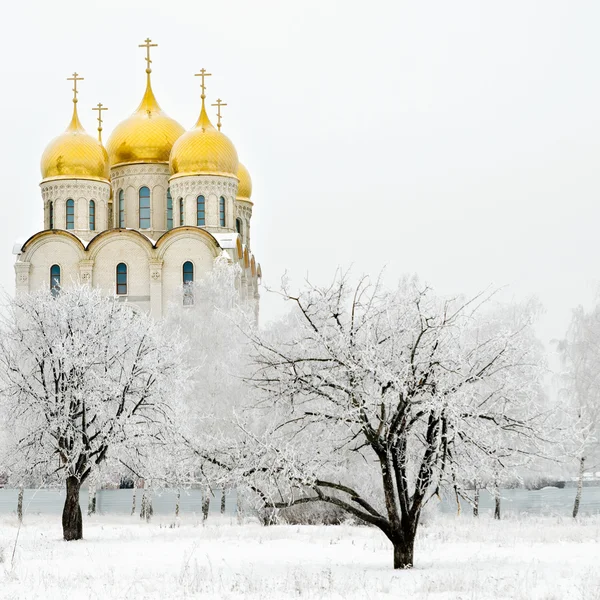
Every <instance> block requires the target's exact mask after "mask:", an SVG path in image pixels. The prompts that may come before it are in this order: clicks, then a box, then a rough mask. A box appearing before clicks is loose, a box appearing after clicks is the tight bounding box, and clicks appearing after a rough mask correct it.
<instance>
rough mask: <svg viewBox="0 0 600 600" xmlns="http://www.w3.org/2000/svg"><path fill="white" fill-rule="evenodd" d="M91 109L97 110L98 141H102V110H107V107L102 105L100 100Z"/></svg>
mask: <svg viewBox="0 0 600 600" xmlns="http://www.w3.org/2000/svg"><path fill="white" fill-rule="evenodd" d="M92 110H97V111H98V117H97V119H98V141H99V142H100V143H102V111H103V110H108V108H107V107H106V106H104V104H102V102H98V104H97V106H95V107H94V108H92Z"/></svg>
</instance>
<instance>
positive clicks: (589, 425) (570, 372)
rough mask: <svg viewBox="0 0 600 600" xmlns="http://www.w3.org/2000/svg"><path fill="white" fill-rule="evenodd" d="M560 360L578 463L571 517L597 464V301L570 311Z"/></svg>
mask: <svg viewBox="0 0 600 600" xmlns="http://www.w3.org/2000/svg"><path fill="white" fill-rule="evenodd" d="M558 350H559V354H560V358H561V361H562V364H563V372H562V374H561V379H562V389H561V397H562V398H563V400H564V402H565V409H566V410H565V411H564V412H565V413H566V414H567V415H568V416H569V418H570V425H571V427H570V430H571V432H572V440H571V444H570V447H571V455H572V456H573V457H574V458H575V459H576V460H577V463H578V477H577V493H576V495H575V502H574V505H573V517H576V516H577V514H578V512H579V505H580V503H581V495H582V492H583V476H584V473H585V469H586V465H587V468H589V469H590V470H592V471H594V470H595V469H596V468H598V465H599V464H600V304H599V305H596V306H595V307H594V308H593V309H592V310H591V311H589V312H586V311H585V310H584V309H583V307H581V306H580V307H578V308H576V309H575V310H574V311H573V315H572V318H571V324H570V326H569V329H568V331H567V335H566V337H565V339H564V340H561V341H560V342H559V343H558Z"/></svg>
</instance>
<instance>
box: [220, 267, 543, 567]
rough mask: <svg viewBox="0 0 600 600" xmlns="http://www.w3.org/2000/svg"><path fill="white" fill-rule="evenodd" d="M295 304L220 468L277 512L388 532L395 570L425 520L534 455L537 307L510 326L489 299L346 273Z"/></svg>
mask: <svg viewBox="0 0 600 600" xmlns="http://www.w3.org/2000/svg"><path fill="white" fill-rule="evenodd" d="M282 294H283V296H284V298H285V299H287V300H288V301H289V302H290V303H292V304H293V305H294V307H295V310H294V312H293V314H292V315H291V316H290V317H288V319H287V321H286V322H285V324H284V326H281V325H279V326H278V327H276V328H275V329H276V333H275V334H269V333H268V332H267V333H264V334H255V335H254V336H253V345H254V349H255V353H256V355H255V357H254V364H255V372H254V374H253V375H252V377H251V378H250V383H251V384H252V385H253V386H254V387H255V388H256V389H257V390H258V391H259V392H260V400H258V401H257V402H256V403H255V405H254V407H253V411H252V412H251V413H250V415H251V418H250V417H248V416H246V417H245V418H243V419H240V422H239V427H240V428H241V429H243V430H244V432H245V438H244V441H243V443H240V444H239V445H238V447H237V455H235V456H234V455H233V454H232V455H230V456H227V455H226V454H223V462H227V461H229V464H232V463H235V464H236V465H237V469H238V473H239V475H240V478H243V479H244V480H245V481H246V482H247V483H248V485H249V487H250V488H251V489H252V490H254V492H255V493H257V494H258V495H259V496H260V497H261V498H262V500H263V502H264V503H265V504H267V505H270V506H272V507H285V506H290V505H295V504H301V503H307V502H317V501H319V502H328V503H330V504H334V505H336V506H338V507H341V508H343V509H345V510H346V511H347V512H349V513H350V514H352V515H354V516H355V517H358V518H360V519H362V520H363V521H366V522H367V523H370V524H372V525H375V526H377V527H379V528H380V529H381V530H382V531H383V532H384V533H385V535H386V536H387V537H388V538H389V540H390V541H391V543H392V545H393V551H394V560H393V563H394V567H395V568H408V567H411V566H412V565H413V548H414V540H415V535H416V532H417V527H418V525H419V520H420V517H421V513H422V510H423V508H424V506H425V505H426V503H427V502H428V501H429V500H430V499H431V498H432V497H433V496H434V495H436V494H439V491H440V489H441V487H442V486H443V485H444V484H445V483H449V484H450V485H451V486H460V485H462V482H467V481H470V480H471V478H472V475H473V473H474V472H476V471H477V469H479V465H480V464H481V462H482V461H483V460H485V461H486V464H489V465H490V468H491V469H495V470H496V471H498V472H501V471H503V470H504V469H505V460H503V459H504V458H505V457H506V456H507V455H508V454H514V453H518V452H520V451H521V450H523V452H526V453H532V452H536V446H537V445H538V443H541V441H542V436H540V435H538V432H539V431H541V430H542V429H543V427H544V423H545V419H546V416H545V413H544V411H541V410H540V408H539V403H538V401H539V386H538V380H539V374H540V369H539V367H538V350H539V345H538V344H537V342H536V341H535V338H534V335H533V332H532V326H531V322H532V318H531V315H530V314H529V313H528V311H527V310H523V311H521V313H520V314H521V318H520V319H519V320H518V321H515V320H514V319H510V320H503V319H499V318H498V316H497V315H498V313H494V311H492V310H490V309H491V306H492V303H493V300H492V298H491V296H493V294H488V295H485V294H483V295H480V296H477V297H475V298H473V299H471V300H464V299H462V298H454V299H444V298H440V297H437V296H436V295H435V294H434V293H433V292H432V290H431V289H429V288H426V287H421V286H419V284H418V282H416V281H414V280H408V279H407V280H404V281H402V282H401V283H400V285H399V286H398V288H397V289H395V290H393V291H385V290H384V289H382V287H381V286H380V285H379V284H374V285H371V284H370V283H369V281H368V280H366V279H364V280H362V281H361V282H360V283H359V284H358V285H356V286H354V287H352V286H351V285H350V283H349V280H348V278H347V276H345V275H343V274H338V276H337V277H336V279H335V280H334V282H333V283H332V284H331V285H330V286H327V287H318V286H312V285H310V284H309V285H308V286H307V289H306V290H305V291H304V292H302V293H300V294H298V295H295V294H292V293H291V292H289V291H288V290H287V289H285V288H284V289H283V291H282Z"/></svg>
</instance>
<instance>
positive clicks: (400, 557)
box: [394, 537, 415, 569]
mask: <svg viewBox="0 0 600 600" xmlns="http://www.w3.org/2000/svg"><path fill="white" fill-rule="evenodd" d="M414 550H415V538H414V537H410V538H407V537H405V538H404V539H402V538H401V539H399V540H397V541H396V542H394V569H412V567H413V557H414Z"/></svg>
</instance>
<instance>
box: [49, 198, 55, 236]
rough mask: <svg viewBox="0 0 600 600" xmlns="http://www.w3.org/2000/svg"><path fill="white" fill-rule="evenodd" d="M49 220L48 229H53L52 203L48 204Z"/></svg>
mask: <svg viewBox="0 0 600 600" xmlns="http://www.w3.org/2000/svg"><path fill="white" fill-rule="evenodd" d="M48 211H49V218H50V223H49V224H50V229H54V203H53V202H50V205H49V206H48Z"/></svg>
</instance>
